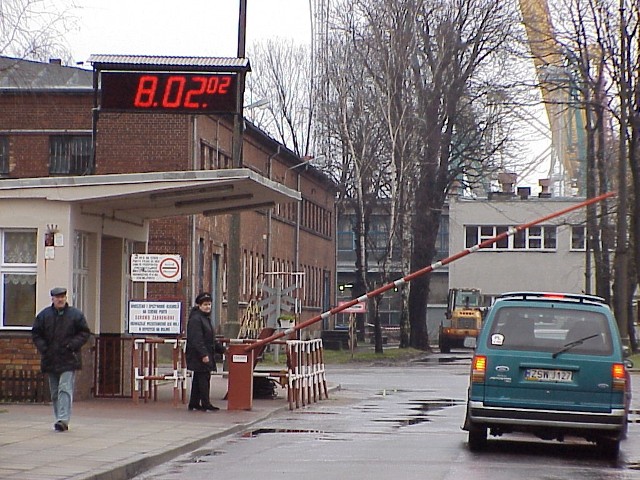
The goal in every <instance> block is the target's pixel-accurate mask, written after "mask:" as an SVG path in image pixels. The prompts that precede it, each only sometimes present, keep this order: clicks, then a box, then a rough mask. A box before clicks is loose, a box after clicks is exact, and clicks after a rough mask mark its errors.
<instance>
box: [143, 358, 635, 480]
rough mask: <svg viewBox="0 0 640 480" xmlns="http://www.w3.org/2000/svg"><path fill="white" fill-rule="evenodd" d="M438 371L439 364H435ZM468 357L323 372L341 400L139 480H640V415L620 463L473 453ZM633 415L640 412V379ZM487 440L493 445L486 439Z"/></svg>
mask: <svg viewBox="0 0 640 480" xmlns="http://www.w3.org/2000/svg"><path fill="white" fill-rule="evenodd" d="M439 358H440V359H441V361H438V359H439ZM468 370H469V355H468V354H466V353H462V354H459V355H455V354H453V355H447V356H439V355H434V356H431V357H430V358H429V361H425V362H417V363H414V364H412V365H409V366H403V367H398V366H372V367H357V368H354V367H353V366H344V367H337V366H329V367H328V368H327V378H328V380H329V381H330V382H331V383H333V384H335V383H338V384H340V386H341V390H340V391H338V392H335V393H333V394H332V395H331V397H330V398H329V399H328V400H323V401H321V402H319V403H316V404H313V405H310V406H307V407H305V408H303V409H299V410H296V411H293V412H288V411H287V412H283V413H282V414H279V415H277V416H276V417H273V418H271V419H269V420H266V421H264V422H262V423H260V424H258V425H256V426H255V427H254V428H253V429H252V430H251V431H247V432H244V433H243V434H239V435H236V436H231V437H226V438H223V439H219V440H216V441H213V442H211V443H210V444H208V445H207V446H206V447H204V448H201V449H199V450H198V451H195V452H192V453H191V454H188V455H185V456H182V457H179V458H177V459H176V460H174V461H172V462H169V463H166V464H164V465H161V466H160V467H157V468H156V469H154V470H152V471H149V472H147V473H145V474H143V475H140V476H138V477H136V479H139V480H141V479H152V478H153V479H154V480H177V479H186V478H188V479H190V480H199V479H203V480H204V479H207V480H209V479H211V478H226V479H233V480H239V479H254V478H256V479H267V480H270V479H283V478H296V479H304V480H315V479H318V480H319V479H322V480H326V479H367V480H382V479H385V480H386V479H389V478H395V477H399V478H403V479H428V480H440V479H442V480H444V479H447V480H449V479H457V480H462V479H465V480H466V479H471V478H473V479H474V480H485V479H486V480H489V479H491V480H507V479H509V480H512V479H525V478H526V479H540V480H565V479H566V480H574V479H586V480H588V479H592V480H614V479H615V480H623V479H624V480H626V479H640V423H636V421H640V414H638V413H634V414H633V415H632V421H633V423H631V425H630V426H629V427H630V428H629V438H628V439H627V440H626V441H624V442H623V444H622V448H621V454H620V457H619V459H618V461H617V462H611V461H608V460H606V459H603V458H601V457H600V456H599V455H598V452H597V451H596V449H595V446H593V445H590V444H588V443H586V442H584V441H581V440H577V439H576V440H575V441H567V442H565V443H558V442H544V441H541V440H537V439H535V438H532V437H527V436H514V435H511V436H505V437H504V438H502V439H499V440H490V442H489V447H488V449H487V451H486V452H482V453H471V452H469V450H468V448H467V445H466V432H463V431H462V430H461V429H460V425H461V424H462V421H463V417H464V398H465V393H466V388H467V375H468ZM634 380H635V382H634V383H633V384H634V399H633V402H632V409H633V410H634V412H638V411H640V373H638V374H635V375H634ZM489 438H490V439H491V438H493V437H489Z"/></svg>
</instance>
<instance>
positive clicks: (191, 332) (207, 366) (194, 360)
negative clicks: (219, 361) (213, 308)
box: [186, 307, 225, 372]
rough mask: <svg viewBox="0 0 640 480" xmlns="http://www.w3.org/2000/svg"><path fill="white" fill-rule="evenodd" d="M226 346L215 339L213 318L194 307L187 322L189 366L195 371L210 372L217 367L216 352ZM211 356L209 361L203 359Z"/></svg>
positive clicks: (221, 351)
mask: <svg viewBox="0 0 640 480" xmlns="http://www.w3.org/2000/svg"><path fill="white" fill-rule="evenodd" d="M224 352H225V348H224V347H223V346H222V345H221V344H220V343H218V342H216V341H215V335H214V332H213V325H212V324H211V318H210V317H209V315H207V314H206V313H204V312H203V311H202V310H200V309H199V308H198V307H193V309H192V310H191V313H190V314H189V321H188V322H187V352H186V353H187V368H188V369H189V370H192V371H194V372H210V371H213V370H215V369H216V361H215V354H216V353H224ZM203 357H209V363H204V362H203V361H202V358H203Z"/></svg>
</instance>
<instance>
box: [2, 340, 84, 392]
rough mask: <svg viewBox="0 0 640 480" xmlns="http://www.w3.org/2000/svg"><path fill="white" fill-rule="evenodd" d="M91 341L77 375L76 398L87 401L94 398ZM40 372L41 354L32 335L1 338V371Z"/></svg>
mask: <svg viewBox="0 0 640 480" xmlns="http://www.w3.org/2000/svg"><path fill="white" fill-rule="evenodd" d="M94 343H95V340H94V339H93V338H92V339H90V340H89V341H88V342H87V343H86V344H85V346H84V347H82V370H81V371H79V372H77V373H76V388H75V398H76V399H77V400H86V399H88V398H91V397H92V388H93V364H94V355H93V351H94V350H93V345H94ZM12 370H24V371H34V372H39V371H40V354H39V353H38V350H37V349H36V347H35V345H34V344H33V342H32V341H31V334H30V333H29V334H18V333H15V334H11V335H10V336H3V337H2V338H0V371H12Z"/></svg>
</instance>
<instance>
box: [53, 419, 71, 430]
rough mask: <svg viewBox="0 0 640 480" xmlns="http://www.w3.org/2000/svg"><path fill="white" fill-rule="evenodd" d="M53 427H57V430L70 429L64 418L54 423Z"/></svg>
mask: <svg viewBox="0 0 640 480" xmlns="http://www.w3.org/2000/svg"><path fill="white" fill-rule="evenodd" d="M53 428H55V430H56V432H66V431H67V430H69V425H67V424H66V423H65V422H63V421H62V420H58V421H57V422H56V423H55V425H53Z"/></svg>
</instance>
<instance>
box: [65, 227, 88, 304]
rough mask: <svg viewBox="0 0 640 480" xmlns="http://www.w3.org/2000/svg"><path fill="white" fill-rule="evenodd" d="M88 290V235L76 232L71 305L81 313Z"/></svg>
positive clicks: (85, 302)
mask: <svg viewBox="0 0 640 480" xmlns="http://www.w3.org/2000/svg"><path fill="white" fill-rule="evenodd" d="M88 289H89V234H88V233H85V232H76V234H75V237H74V241H73V288H72V292H71V302H70V303H71V304H72V305H73V306H75V307H76V308H79V309H80V310H82V311H83V312H84V311H86V308H87V294H88Z"/></svg>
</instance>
